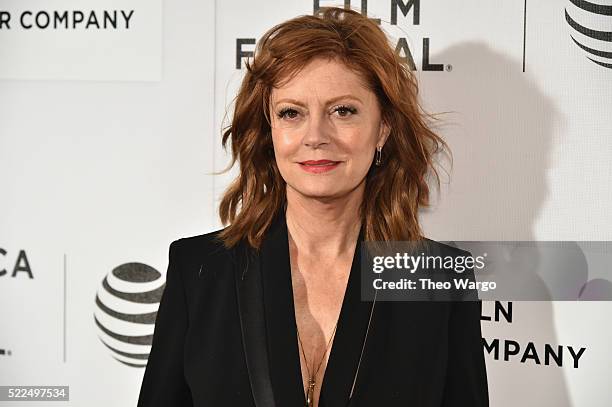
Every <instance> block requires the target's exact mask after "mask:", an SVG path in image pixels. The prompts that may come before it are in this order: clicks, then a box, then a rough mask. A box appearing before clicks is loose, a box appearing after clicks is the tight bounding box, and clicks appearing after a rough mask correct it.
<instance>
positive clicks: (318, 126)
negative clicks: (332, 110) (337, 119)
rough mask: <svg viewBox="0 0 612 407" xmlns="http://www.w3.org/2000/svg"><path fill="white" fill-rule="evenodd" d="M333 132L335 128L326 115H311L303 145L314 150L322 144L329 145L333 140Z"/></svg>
mask: <svg viewBox="0 0 612 407" xmlns="http://www.w3.org/2000/svg"><path fill="white" fill-rule="evenodd" d="M332 132H333V127H332V126H331V123H329V120H328V117H327V115H326V114H325V113H317V114H311V115H310V116H309V120H308V126H307V129H306V134H305V135H304V139H303V143H304V145H306V146H308V147H314V148H316V147H318V146H320V145H321V144H327V143H329V141H330V140H331V136H332Z"/></svg>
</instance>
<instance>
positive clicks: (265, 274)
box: [138, 210, 489, 407]
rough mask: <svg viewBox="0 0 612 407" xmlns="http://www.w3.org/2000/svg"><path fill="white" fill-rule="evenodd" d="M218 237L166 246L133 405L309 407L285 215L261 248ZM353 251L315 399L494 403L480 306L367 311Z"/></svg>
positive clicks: (419, 305)
mask: <svg viewBox="0 0 612 407" xmlns="http://www.w3.org/2000/svg"><path fill="white" fill-rule="evenodd" d="M218 232H219V231H218V230H217V231H214V232H211V233H207V234H203V235H199V236H193V237H188V238H182V239H178V240H176V241H174V242H172V244H171V245H170V251H169V264H168V272H167V274H166V287H165V289H164V293H163V296H162V299H161V303H160V306H159V311H158V314H157V319H156V324H155V332H154V335H153V344H152V348H151V353H150V355H149V359H148V363H147V367H146V371H145V374H144V378H143V382H142V387H141V389H140V396H139V400H138V406H139V407H157V406H159V407H161V406H164V407H166V406H176V407H178V406H192V405H193V406H200V407H213V406H214V407H219V406H233V407H241V406H245V407H246V406H258V407H263V406H266V407H268V406H270V407H272V406H275V407H291V406H296V407H298V406H299V407H301V406H304V405H305V395H304V388H303V386H302V375H301V371H300V357H299V348H298V340H297V335H296V321H295V309H294V303H293V289H292V285H291V269H290V262H289V243H288V235H287V224H286V220H285V213H284V211H283V210H281V211H279V214H278V216H277V217H276V218H275V220H274V222H273V224H272V226H271V228H270V230H269V231H268V232H267V233H266V236H265V239H264V241H263V244H262V247H261V251H260V253H259V255H257V254H254V255H251V256H250V257H247V255H246V253H245V252H243V251H241V250H240V249H239V248H236V249H232V250H227V249H225V248H224V247H223V246H222V244H221V243H220V242H219V241H217V240H215V239H214V237H215V235H216V234H217V233H218ZM361 241H363V228H362V230H361V231H360V233H359V239H358V241H357V245H359V242H361ZM430 242H433V241H430ZM433 243H434V244H436V245H438V246H439V248H440V250H442V252H447V253H449V254H454V255H457V254H459V253H460V252H461V253H465V252H464V251H461V250H459V249H456V248H452V247H450V246H447V245H443V244H441V243H437V242H433ZM241 247H242V246H241ZM358 248H359V246H357V249H356V250H355V256H354V257H353V263H352V266H351V271H350V275H349V279H348V285H347V288H346V293H345V296H344V299H343V303H342V308H341V310H340V319H339V321H338V326H337V330H336V335H335V337H334V340H333V343H332V347H331V353H330V356H329V360H328V364H327V367H326V369H325V375H324V378H323V383H322V388H321V393H320V400H319V406H320V407H340V406H343V407H344V406H403V407H406V406H418V407H429V406H432V407H433V406H436V407H438V406H471V407H480V406H488V405H489V402H488V388H487V377H486V367H485V360H484V351H483V346H482V339H481V329H480V314H481V302H480V301H463V302H441V301H427V302H426V301H422V302H420V301H419V302H417V301H406V302H382V301H377V302H376V304H375V307H374V309H373V311H372V308H371V307H372V302H371V301H361V298H360V284H361V283H360V276H359V272H360V250H358ZM371 311H372V312H371ZM370 314H371V321H370V328H369V333H368V335H367V340H366V341H365V346H364V338H365V334H366V330H367V327H368V321H369V319H370ZM360 357H361V361H360ZM358 365H359V369H357V368H358ZM357 372H358V374H356V373H357ZM355 376H356V380H355V385H354V389H353V394H352V397H350V399H349V395H350V394H351V389H352V388H353V381H354V378H355Z"/></svg>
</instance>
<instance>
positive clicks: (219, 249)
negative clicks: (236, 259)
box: [170, 228, 230, 260]
mask: <svg viewBox="0 0 612 407" xmlns="http://www.w3.org/2000/svg"><path fill="white" fill-rule="evenodd" d="M224 229H225V228H220V229H216V230H213V231H211V232H206V233H202V234H199V235H188V236H183V237H179V238H177V239H176V240H174V241H172V243H170V251H174V252H176V256H177V257H179V258H180V259H182V260H184V259H186V258H197V259H201V258H203V257H205V258H207V259H208V260H210V259H211V257H217V256H224V255H227V254H228V253H229V251H230V249H228V248H226V247H225V246H224V244H223V241H222V240H221V239H220V238H219V234H220V232H221V231H223V230H224Z"/></svg>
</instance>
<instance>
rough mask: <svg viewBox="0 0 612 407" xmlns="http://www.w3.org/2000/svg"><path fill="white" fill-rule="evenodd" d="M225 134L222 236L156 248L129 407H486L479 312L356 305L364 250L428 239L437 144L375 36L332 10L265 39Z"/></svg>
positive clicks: (407, 79)
mask: <svg viewBox="0 0 612 407" xmlns="http://www.w3.org/2000/svg"><path fill="white" fill-rule="evenodd" d="M230 138H231V143H232V154H233V161H232V163H231V165H233V164H234V163H235V162H236V161H238V162H239V163H240V169H241V171H240V174H239V176H238V178H237V179H236V180H235V181H234V182H233V183H232V184H231V185H230V187H229V188H228V190H227V191H226V193H225V196H224V197H223V199H222V201H221V204H220V215H221V220H222V221H223V223H224V224H227V223H229V226H227V227H225V228H223V229H221V230H217V231H214V232H211V233H207V234H204V235H200V236H193V237H188V238H183V239H179V240H177V241H174V242H173V243H172V244H171V245H170V253H169V266H168V272H167V281H166V288H165V291H164V294H163V297H162V300H161V303H160V307H159V311H158V315H157V320H156V327H155V333H154V337H153V344H152V349H151V353H150V355H149V360H148V364H147V368H146V371H145V375H144V378H143V382H142V388H141V391H140V398H139V402H138V405H139V406H141V407H145V406H191V405H195V406H206V407H208V406H215V407H217V406H278V407H287V406H303V405H305V404H306V405H312V406H319V407H323V406H325V407H332V406H346V405H351V406H409V405H410V406H472V407H474V406H487V405H488V392H487V378H486V369H485V362H484V354H483V349H482V344H481V331H480V309H481V308H480V307H481V304H480V302H478V301H469V302H431V301H430V302H416V301H410V302H380V301H379V302H375V301H361V298H360V281H359V265H360V261H361V259H360V255H359V244H360V242H362V241H364V240H378V241H393V240H417V241H418V240H419V239H424V237H423V236H422V233H421V228H420V226H419V223H418V218H417V212H418V209H419V207H420V206H423V205H427V204H428V197H429V189H428V185H427V183H426V177H427V175H428V174H429V173H430V172H432V173H434V174H435V175H436V177H437V173H436V172H435V168H434V167H433V157H434V154H435V153H436V152H437V151H438V150H443V148H444V147H445V144H444V142H443V140H442V139H441V138H440V137H438V136H437V135H436V134H434V133H433V132H432V131H431V130H429V129H428V127H427V125H426V122H425V119H424V116H423V113H422V112H421V110H420V108H419V105H418V103H417V84H416V82H415V79H414V77H413V75H412V73H411V71H410V69H409V68H408V67H407V65H406V64H405V63H404V62H402V60H401V59H400V58H399V57H398V56H397V55H396V54H395V53H394V51H393V49H392V48H391V46H390V45H389V42H388V41H387V39H386V37H385V35H384V33H383V32H382V31H381V30H380V28H379V27H378V26H377V25H376V24H375V23H373V22H372V21H370V20H369V19H367V18H366V17H364V16H362V15H360V14H359V13H357V12H354V11H351V10H344V9H339V8H321V9H320V10H319V11H318V12H317V13H316V15H315V16H301V17H298V18H295V19H292V20H290V21H287V22H284V23H282V24H280V25H278V26H276V27H274V28H272V29H271V30H270V31H268V32H267V33H266V34H265V35H264V36H263V37H262V38H261V39H260V41H259V43H258V45H257V49H256V52H255V56H254V60H253V62H252V63H250V64H249V63H247V72H246V74H245V77H244V80H243V82H242V87H241V88H240V90H239V93H238V95H237V98H236V101H235V111H234V115H233V119H232V123H231V125H230V126H229V128H228V129H227V130H226V131H225V132H224V135H223V145H224V146H225V145H226V143H227V142H228V140H229V139H230ZM436 244H437V245H438V246H439V247H438V249H439V250H440V251H441V252H447V253H452V254H454V255H456V254H458V252H459V251H458V250H456V249H452V248H450V247H448V246H444V245H442V244H438V243H436Z"/></svg>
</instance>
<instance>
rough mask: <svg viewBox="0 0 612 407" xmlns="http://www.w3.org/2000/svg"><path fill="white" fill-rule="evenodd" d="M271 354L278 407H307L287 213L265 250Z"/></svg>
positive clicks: (263, 264)
mask: <svg viewBox="0 0 612 407" xmlns="http://www.w3.org/2000/svg"><path fill="white" fill-rule="evenodd" d="M260 260H261V270H262V279H263V289H264V295H265V301H264V303H265V315H266V328H267V334H268V352H269V360H270V369H271V377H272V383H273V387H274V395H275V398H276V403H277V405H278V406H303V405H305V404H306V398H305V395H304V388H303V386H302V372H301V369H300V354H299V348H298V341H297V333H296V332H297V330H296V322H295V308H294V303H293V289H292V285H291V263H290V261H289V237H288V233H287V222H286V218H285V211H284V209H281V210H280V211H279V214H278V215H277V216H276V218H275V220H274V222H273V224H272V225H271V227H270V230H269V232H268V233H267V234H266V237H265V239H264V242H263V244H262V247H261V257H260Z"/></svg>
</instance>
